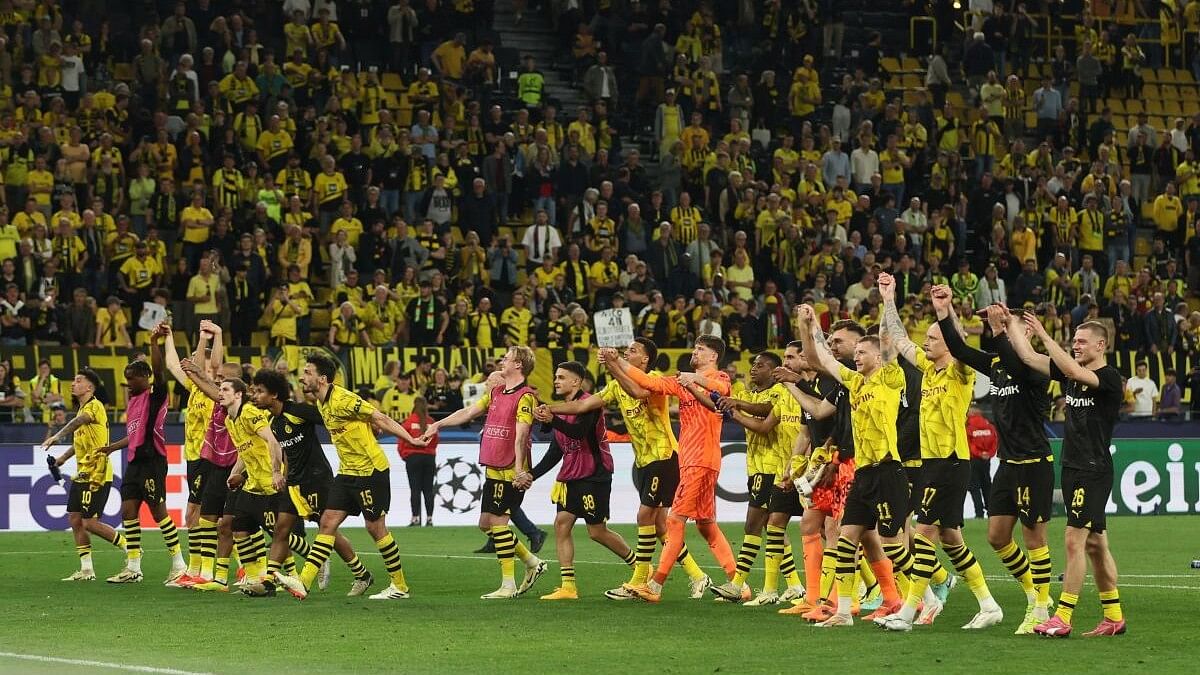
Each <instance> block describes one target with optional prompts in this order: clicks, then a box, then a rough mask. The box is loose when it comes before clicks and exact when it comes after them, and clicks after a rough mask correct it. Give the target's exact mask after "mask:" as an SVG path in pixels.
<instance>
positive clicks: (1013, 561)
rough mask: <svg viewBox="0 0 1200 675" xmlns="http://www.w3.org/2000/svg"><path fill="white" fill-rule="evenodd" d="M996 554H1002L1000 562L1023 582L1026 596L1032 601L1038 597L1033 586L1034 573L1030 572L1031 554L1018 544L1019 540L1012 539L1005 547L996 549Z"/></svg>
mask: <svg viewBox="0 0 1200 675" xmlns="http://www.w3.org/2000/svg"><path fill="white" fill-rule="evenodd" d="M996 555H998V556H1000V562H1002V563H1004V566H1005V567H1006V568H1008V573H1009V574H1011V575H1012V576H1013V578H1014V579H1016V580H1017V583H1019V584H1021V589H1022V590H1024V591H1025V597H1026V598H1028V599H1029V601H1030V602H1031V603H1032V602H1033V601H1034V600H1035V599H1036V598H1037V591H1036V590H1034V588H1033V574H1032V573H1031V572H1030V567H1029V556H1027V555H1025V551H1023V550H1021V547H1020V546H1017V542H1015V541H1010V542H1008V543H1007V544H1005V545H1004V547H1003V548H999V549H996Z"/></svg>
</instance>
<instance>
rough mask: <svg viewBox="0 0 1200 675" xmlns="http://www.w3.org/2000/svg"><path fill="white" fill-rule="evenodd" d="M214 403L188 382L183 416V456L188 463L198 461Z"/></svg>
mask: <svg viewBox="0 0 1200 675" xmlns="http://www.w3.org/2000/svg"><path fill="white" fill-rule="evenodd" d="M214 403H215V401H213V400H212V399H211V398H209V397H208V395H207V394H205V393H204V392H202V391H200V388H199V387H197V386H196V383H195V382H192V381H191V380H188V404H187V409H186V410H185V411H184V415H183V455H184V458H185V459H186V460H187V461H189V462H194V461H196V460H198V459H200V448H202V447H204V434H205V433H207V432H208V422H209V420H211V419H212V411H213V404H214Z"/></svg>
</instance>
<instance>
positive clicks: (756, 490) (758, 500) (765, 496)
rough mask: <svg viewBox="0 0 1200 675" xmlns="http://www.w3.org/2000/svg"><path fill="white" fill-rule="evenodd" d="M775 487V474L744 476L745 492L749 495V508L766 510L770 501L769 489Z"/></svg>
mask: <svg viewBox="0 0 1200 675" xmlns="http://www.w3.org/2000/svg"><path fill="white" fill-rule="evenodd" d="M774 486H775V474H773V473H752V474H750V475H749V476H746V492H748V493H749V494H750V506H753V507H755V508H759V509H765V508H767V502H768V501H770V499H771V488H772V487H774Z"/></svg>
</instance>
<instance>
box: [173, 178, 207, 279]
mask: <svg viewBox="0 0 1200 675" xmlns="http://www.w3.org/2000/svg"><path fill="white" fill-rule="evenodd" d="M213 220H214V219H213V214H212V211H209V210H208V209H207V208H205V207H204V191H203V190H196V191H194V192H193V193H192V203H191V204H190V205H188V206H187V207H185V208H184V209H183V213H182V214H180V217H179V222H180V224H181V225H182V226H183V256H184V257H185V258H187V261H188V269H189V270H194V269H197V268H198V267H199V265H200V256H201V254H203V253H204V249H205V244H206V243H207V242H208V237H209V234H210V233H211V232H212V226H213Z"/></svg>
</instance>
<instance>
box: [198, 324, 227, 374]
mask: <svg viewBox="0 0 1200 675" xmlns="http://www.w3.org/2000/svg"><path fill="white" fill-rule="evenodd" d="M205 333H207V334H208V335H211V336H212V351H210V352H209V354H208V368H209V372H210V373H214V374H215V373H219V372H221V366H222V365H224V364H225V341H224V340H222V339H221V327H220V326H218V325H217V324H215V323H213V322H212V321H209V320H207V319H205V320H204V321H201V322H200V335H202V336H203V335H204V334H205ZM200 358H201V359H203V358H204V354H203V353H201V354H200Z"/></svg>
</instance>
